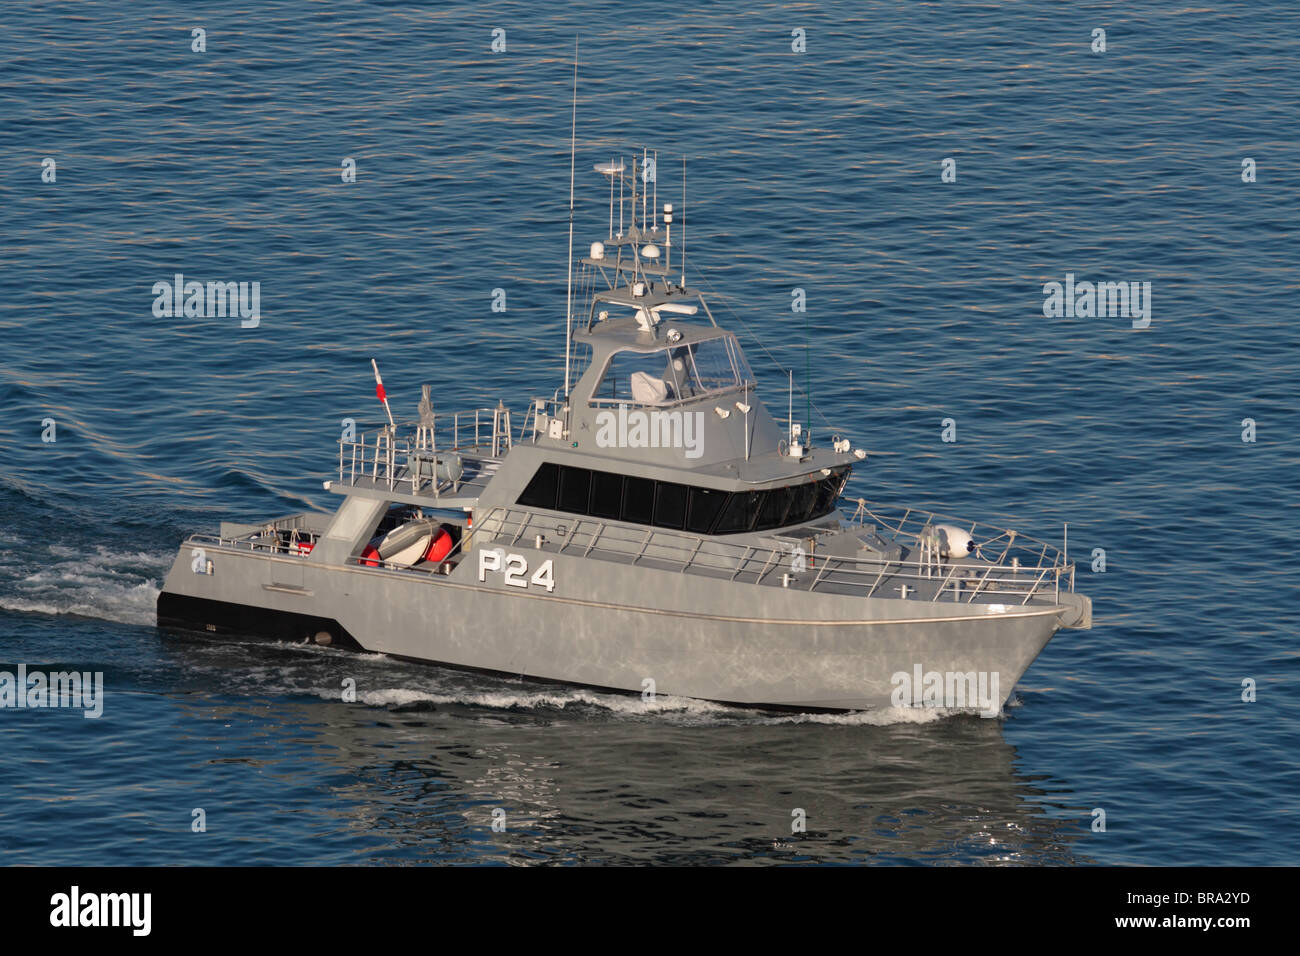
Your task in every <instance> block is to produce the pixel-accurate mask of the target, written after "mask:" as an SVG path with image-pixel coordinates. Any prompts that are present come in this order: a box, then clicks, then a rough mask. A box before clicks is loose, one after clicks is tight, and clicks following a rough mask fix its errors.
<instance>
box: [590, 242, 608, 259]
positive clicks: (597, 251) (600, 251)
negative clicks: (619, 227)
mask: <svg viewBox="0 0 1300 956" xmlns="http://www.w3.org/2000/svg"><path fill="white" fill-rule="evenodd" d="M591 258H593V259H604V258H605V244H604V243H603V242H593V243H592V244H591Z"/></svg>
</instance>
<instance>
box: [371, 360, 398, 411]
mask: <svg viewBox="0 0 1300 956" xmlns="http://www.w3.org/2000/svg"><path fill="white" fill-rule="evenodd" d="M370 367H371V368H373V369H374V370H375V395H377V396H378V397H379V400H380V401H381V402H383V403H384V411H385V412H387V413H388V424H389V425H390V426H393V427H394V428H395V427H396V426H395V425H393V410H392V409H391V408H389V407H388V393H387V392H385V391H384V380H383V379H382V378H380V377H379V363H378V362H376V361H375V360H374V359H371V360H370Z"/></svg>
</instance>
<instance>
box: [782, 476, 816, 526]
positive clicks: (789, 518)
mask: <svg viewBox="0 0 1300 956" xmlns="http://www.w3.org/2000/svg"><path fill="white" fill-rule="evenodd" d="M816 503H817V482H815V481H808V482H805V483H804V484H802V485H795V486H794V500H793V502H791V504H790V513H789V514H787V515H786V516H785V523H786V524H799V523H800V522H803V521H807V520H808V516H809V515H810V514H811V513H812V509H813V505H815V504H816Z"/></svg>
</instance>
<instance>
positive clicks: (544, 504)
mask: <svg viewBox="0 0 1300 956" xmlns="http://www.w3.org/2000/svg"><path fill="white" fill-rule="evenodd" d="M559 483H560V466H559V465H556V464H552V463H551V462H549V461H548V462H547V463H546V464H544V465H542V467H541V468H538V469H537V474H535V475H533V480H532V481H530V482H529V483H528V487H527V488H525V489H524V493H523V494H522V495H520V496H519V503H520V504H521V505H527V506H528V507H530V508H554V507H555V492H556V490H557V489H558V487H559Z"/></svg>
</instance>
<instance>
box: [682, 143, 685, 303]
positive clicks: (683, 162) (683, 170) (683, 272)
mask: <svg viewBox="0 0 1300 956" xmlns="http://www.w3.org/2000/svg"><path fill="white" fill-rule="evenodd" d="M685 289H686V157H685V156H683V157H682V290H683V291H685Z"/></svg>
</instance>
